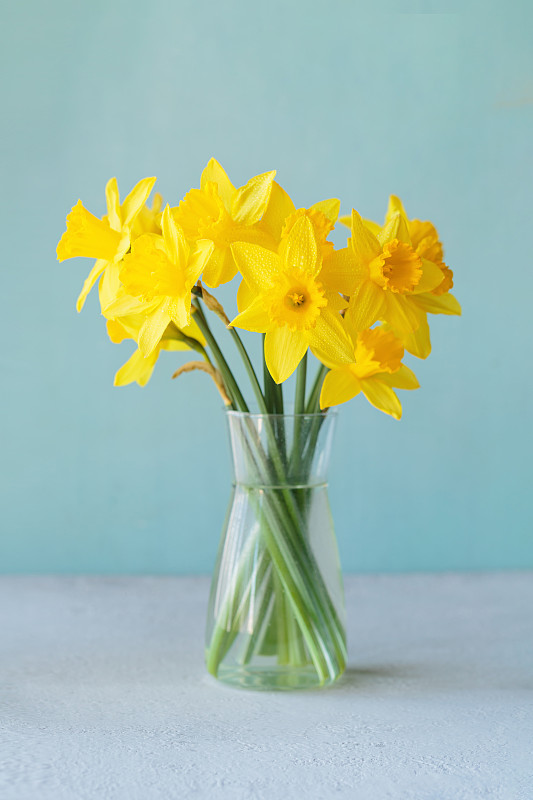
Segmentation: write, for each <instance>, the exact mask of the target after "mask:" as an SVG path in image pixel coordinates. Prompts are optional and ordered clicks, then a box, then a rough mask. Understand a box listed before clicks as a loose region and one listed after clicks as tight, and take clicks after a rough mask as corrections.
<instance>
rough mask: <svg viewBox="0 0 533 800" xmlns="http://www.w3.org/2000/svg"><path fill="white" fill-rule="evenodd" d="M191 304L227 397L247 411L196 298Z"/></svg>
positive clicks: (236, 405) (239, 407) (241, 409)
mask: <svg viewBox="0 0 533 800" xmlns="http://www.w3.org/2000/svg"><path fill="white" fill-rule="evenodd" d="M193 305H194V307H195V308H196V313H195V315H194V316H195V321H196V323H197V325H198V327H199V328H200V330H201V331H202V333H203V335H204V336H205V340H206V342H207V344H208V345H209V347H210V348H211V351H212V353H213V357H214V359H215V361H216V363H217V366H218V368H219V370H220V372H221V373H222V377H223V378H224V383H225V384H226V389H227V391H228V394H229V397H230V399H231V401H232V403H233V406H234V408H238V409H239V411H245V412H247V411H248V410H249V409H248V406H247V404H246V400H245V399H244V397H243V395H242V392H241V390H240V389H239V386H238V384H237V381H236V380H235V378H234V376H233V373H232V371H231V369H230V367H229V364H228V362H227V361H226V359H225V358H224V354H223V353H222V350H221V349H220V347H219V346H218V342H217V340H216V339H215V337H214V336H213V334H212V332H211V328H210V327H209V323H208V321H207V319H206V318H205V315H204V312H203V311H202V307H201V306H200V303H199V301H198V300H194V301H193Z"/></svg>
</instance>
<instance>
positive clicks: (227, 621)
mask: <svg viewBox="0 0 533 800" xmlns="http://www.w3.org/2000/svg"><path fill="white" fill-rule="evenodd" d="M274 178H275V172H267V173H264V174H262V175H257V176H256V177H254V178H251V179H250V180H249V181H248V182H247V183H246V184H245V185H244V186H242V187H240V188H236V187H235V186H234V185H233V184H232V183H231V181H230V179H229V177H228V176H227V174H226V172H225V171H224V170H223V168H222V167H221V165H220V164H219V163H218V162H217V161H215V160H214V159H211V161H209V163H208V164H207V166H206V168H205V169H204V171H203V173H202V176H201V180H200V188H199V189H191V190H190V191H189V192H188V193H187V194H186V195H185V197H184V198H183V200H182V201H181V202H179V203H178V204H177V205H176V206H170V205H168V204H167V205H166V206H165V207H164V208H163V201H162V198H161V196H160V195H159V194H156V195H155V196H154V199H153V202H152V205H151V206H149V205H148V198H149V195H150V193H151V191H152V189H153V187H154V184H155V178H145V179H144V180H141V181H140V182H139V183H138V184H137V185H136V186H135V187H134V188H133V189H132V191H131V192H130V193H129V194H128V195H127V196H126V198H125V199H124V200H123V202H122V203H121V202H120V197H119V192H118V187H117V181H116V179H114V178H113V179H111V180H110V181H109V182H108V184H107V186H106V202H107V213H106V215H105V216H103V217H102V218H99V217H97V216H95V215H93V214H92V213H90V212H89V211H88V210H87V209H86V208H85V207H84V206H83V205H82V203H81V201H78V203H77V204H76V205H75V206H74V207H73V209H72V211H71V212H70V214H69V215H68V217H67V230H66V232H65V233H64V234H63V236H62V237H61V240H60V242H59V244H58V247H57V256H58V259H59V260H60V261H63V260H64V259H67V258H72V257H76V256H82V257H87V258H93V259H96V261H95V264H94V266H93V268H92V269H91V271H90V273H89V276H88V277H87V279H86V281H85V283H84V286H83V289H82V291H81V294H80V296H79V298H78V301H77V308H78V311H79V310H81V308H82V307H83V304H84V302H85V300H86V298H87V296H88V294H89V292H90V290H91V288H92V287H93V286H94V285H95V284H96V283H97V282H99V284H98V288H99V299H100V307H101V311H102V314H103V316H104V317H105V318H106V320H107V332H108V335H109V337H110V339H111V340H112V341H113V342H117V343H118V342H121V341H123V340H124V339H132V340H133V341H134V342H135V343H136V346H137V347H136V350H135V351H134V352H133V354H132V355H131V357H130V358H129V359H128V361H126V363H125V364H124V365H123V366H122V367H121V368H120V369H119V370H118V372H117V373H116V375H115V385H117V386H123V385H125V384H129V383H132V382H137V383H138V384H140V385H141V386H144V385H145V384H146V383H147V382H148V380H149V379H150V376H151V374H152V371H153V369H154V366H155V364H156V362H157V360H158V357H159V354H160V352H161V350H167V351H176V350H182V351H187V350H192V351H195V352H196V354H197V357H196V359H195V360H193V361H190V362H188V363H186V364H184V365H182V366H181V367H179V369H177V370H176V371H175V373H174V376H177V375H180V374H182V373H184V372H187V371H190V370H193V369H201V370H203V371H204V372H206V373H208V374H209V375H210V376H211V378H212V379H213V381H214V384H215V386H216V388H217V389H218V391H219V392H220V395H221V396H222V398H223V400H224V403H225V405H226V407H227V409H228V418H229V421H230V433H231V438H232V447H233V454H234V459H235V473H236V481H235V483H236V489H235V490H234V497H233V502H232V504H231V506H230V513H229V515H228V520H227V523H226V527H225V533H224V535H223V539H222V543H221V548H220V551H219V560H218V570H217V577H216V579H215V581H214V583H213V590H212V596H211V611H210V622H209V625H208V641H207V664H208V668H209V670H210V671H211V672H212V673H213V674H215V675H217V676H218V677H221V678H222V679H225V680H228V681H230V682H233V683H239V684H240V685H252V686H255V687H258V688H260V687H261V686H272V685H276V686H278V687H280V688H291V687H295V686H301V685H306V686H310V685H324V684H326V683H328V682H331V681H332V680H334V679H335V678H336V677H338V675H339V674H341V673H342V670H343V668H344V661H345V639H344V627H343V622H342V598H341V594H342V589H341V590H340V591H337V593H336V592H335V588H334V584H335V578H331V575H330V576H329V577H328V575H327V574H325V569H324V565H323V562H324V561H327V558H326V557H325V556H324V553H323V552H321V546H320V545H317V540H318V537H319V536H320V530H324V529H328V528H330V527H331V526H330V524H329V522H328V519H329V517H328V506H327V498H326V496H325V495H320V491H321V490H322V489H324V487H325V478H324V474H323V464H324V461H325V456H324V448H325V449H327V448H328V447H329V429H330V427H331V426H330V424H329V420H331V419H332V418H333V416H334V415H333V414H332V412H331V411H328V409H331V408H332V407H333V406H337V405H339V404H342V403H345V402H347V401H348V400H351V399H352V398H354V397H356V396H357V395H358V394H363V395H364V396H365V397H366V399H367V400H368V401H369V402H370V403H371V404H372V405H373V406H375V407H376V408H378V409H379V410H380V411H383V412H384V413H386V414H389V415H391V416H392V417H394V418H395V419H400V417H401V412H402V409H401V405H400V401H399V399H398V397H397V394H396V392H395V389H416V388H418V381H417V379H416V377H415V375H414V373H413V371H412V370H411V369H410V368H409V367H408V366H407V365H406V364H404V363H403V358H404V354H405V352H408V353H410V354H412V355H413V356H415V357H417V358H426V357H427V356H428V355H429V353H430V350H431V345H430V336H429V326H428V314H450V315H453V314H460V313H461V312H460V306H459V304H458V302H457V300H456V299H455V297H454V296H453V295H452V294H451V292H450V290H451V288H452V286H453V275H452V271H451V270H450V269H449V268H448V267H447V266H446V264H445V263H444V260H443V249H442V245H441V242H440V240H439V237H438V234H437V231H436V229H435V227H434V226H433V225H432V223H430V222H421V221H420V220H418V219H410V218H409V217H408V216H407V214H406V212H405V210H404V208H403V206H402V203H401V201H400V200H399V199H398V198H397V197H394V196H392V197H391V198H390V201H389V206H388V210H387V212H386V215H385V221H384V224H383V225H379V224H377V223H375V222H371V221H369V220H367V219H364V218H362V217H361V216H360V214H359V213H358V212H357V211H356V210H355V209H354V210H352V212H351V215H350V216H347V217H340V219H339V211H340V202H339V200H335V199H330V200H322V201H319V202H317V203H315V204H314V205H312V206H310V207H309V208H299V209H297V208H296V207H295V205H294V203H293V201H292V200H291V198H290V197H289V195H288V194H287V193H286V192H285V190H284V189H283V188H282V187H281V186H280V185H279V184H278V183H277V182H276V181H275V180H274ZM337 222H340V223H341V224H342V225H345V226H347V228H348V229H349V236H348V240H347V244H346V247H343V248H340V249H336V248H335V247H334V246H333V243H332V242H331V241H330V240H329V236H330V234H331V232H332V231H333V229H334V227H335V225H336V224H337ZM235 278H237V283H238V285H237V286H236V288H237V291H236V306H237V312H238V313H236V315H232V316H233V318H232V319H230V317H229V316H228V315H227V314H226V311H225V310H224V308H223V307H222V305H221V303H220V302H219V300H218V299H217V298H216V297H215V296H214V295H213V294H212V293H211V292H210V291H208V289H207V288H206V287H209V289H216V288H217V287H219V286H220V285H221V284H225V283H228V282H230V281H233V280H234V279H235ZM239 330H245V331H251V332H253V333H258V334H261V335H262V352H263V359H262V365H261V368H260V369H257V366H258V365H255V366H254V364H253V362H252V359H251V358H250V356H249V353H248V350H247V348H246V346H245V343H244V342H243V339H242V338H241V336H240V334H239ZM226 338H229V339H232V340H233V346H234V347H235V348H236V352H237V353H238V355H239V356H240V357H241V358H242V360H243V363H244V367H245V369H246V373H247V375H248V378H249V383H250V388H251V392H252V394H253V397H254V399H255V405H256V407H257V413H251V411H250V408H251V406H250V400H249V398H248V397H247V394H248V392H247V391H245V390H244V389H243V388H242V387H241V386H239V384H238V382H237V380H236V378H235V376H234V373H233V371H232V369H231V367H230V365H229V363H228V359H227V354H226V353H225V352H224V351H225V349H226V341H225V339H226ZM309 351H311V354H312V355H313V356H314V357H315V360H316V365H315V366H314V370H313V374H312V375H310V372H311V369H310V368H309V367H310V366H311V365H308V353H309ZM295 372H296V381H295V390H294V402H293V404H292V406H291V411H290V414H287V413H286V412H287V406H286V403H287V398H286V397H285V396H284V386H285V383H286V381H287V379H288V378H290V377H291V376H292V375H293V373H295ZM308 378H309V380H308ZM308 383H309V386H308ZM323 456H324V457H323ZM317 497H319V498H320V497H322V498H323V499H318V500H317ZM313 526H314V528H315V529H316V528H318V530H314V531H313ZM331 530H332V529H331ZM232 532H233V533H232ZM334 546H335V545H334V543H333V547H334ZM330 560H331V559H330ZM334 560H335V559H333V561H334ZM334 572H335V570H333V573H334ZM335 595H337V596H335Z"/></svg>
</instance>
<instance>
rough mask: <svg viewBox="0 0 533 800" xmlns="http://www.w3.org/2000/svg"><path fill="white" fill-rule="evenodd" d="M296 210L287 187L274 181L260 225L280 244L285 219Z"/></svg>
mask: <svg viewBox="0 0 533 800" xmlns="http://www.w3.org/2000/svg"><path fill="white" fill-rule="evenodd" d="M295 211H296V208H295V205H294V203H293V202H292V200H291V198H290V197H289V195H288V194H287V192H286V191H285V189H283V188H282V187H281V186H280V185H279V183H276V181H273V182H272V189H271V192H270V198H269V201H268V205H267V207H266V210H265V213H264V214H263V216H262V218H261V222H260V226H261V228H263V230H265V231H266V232H267V233H268V234H269V235H270V236H272V238H273V239H274V241H275V242H276V243H277V244H279V242H280V240H281V231H282V230H283V226H284V224H285V220H286V219H287V217H290V215H291V214H294V212H295Z"/></svg>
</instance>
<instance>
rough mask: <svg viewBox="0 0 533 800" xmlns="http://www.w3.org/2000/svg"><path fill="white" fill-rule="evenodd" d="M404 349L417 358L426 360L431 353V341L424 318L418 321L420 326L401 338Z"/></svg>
mask: <svg viewBox="0 0 533 800" xmlns="http://www.w3.org/2000/svg"><path fill="white" fill-rule="evenodd" d="M403 343H404V345H405V349H406V350H407V351H408V352H409V353H411V355H413V356H416V357H417V358H427V357H428V356H429V354H430V353H431V339H430V335H429V325H428V321H427V318H426V316H425V315H424V317H423V318H422V319H421V320H420V325H419V326H418V328H417V329H416V331H413V332H412V333H410V334H408V335H407V336H405V337H403Z"/></svg>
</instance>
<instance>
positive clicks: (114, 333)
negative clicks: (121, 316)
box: [106, 319, 132, 344]
mask: <svg viewBox="0 0 533 800" xmlns="http://www.w3.org/2000/svg"><path fill="white" fill-rule="evenodd" d="M106 330H107V335H108V336H109V338H110V339H111V341H112V342H113V343H114V344H120V342H123V341H124V339H131V338H132V337H131V334H130V332H129V331H128V330H127V329H126V328H125V327H124V325H123V324H122V323H121V322H120V321H119V320H118V319H108V320H106Z"/></svg>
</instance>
